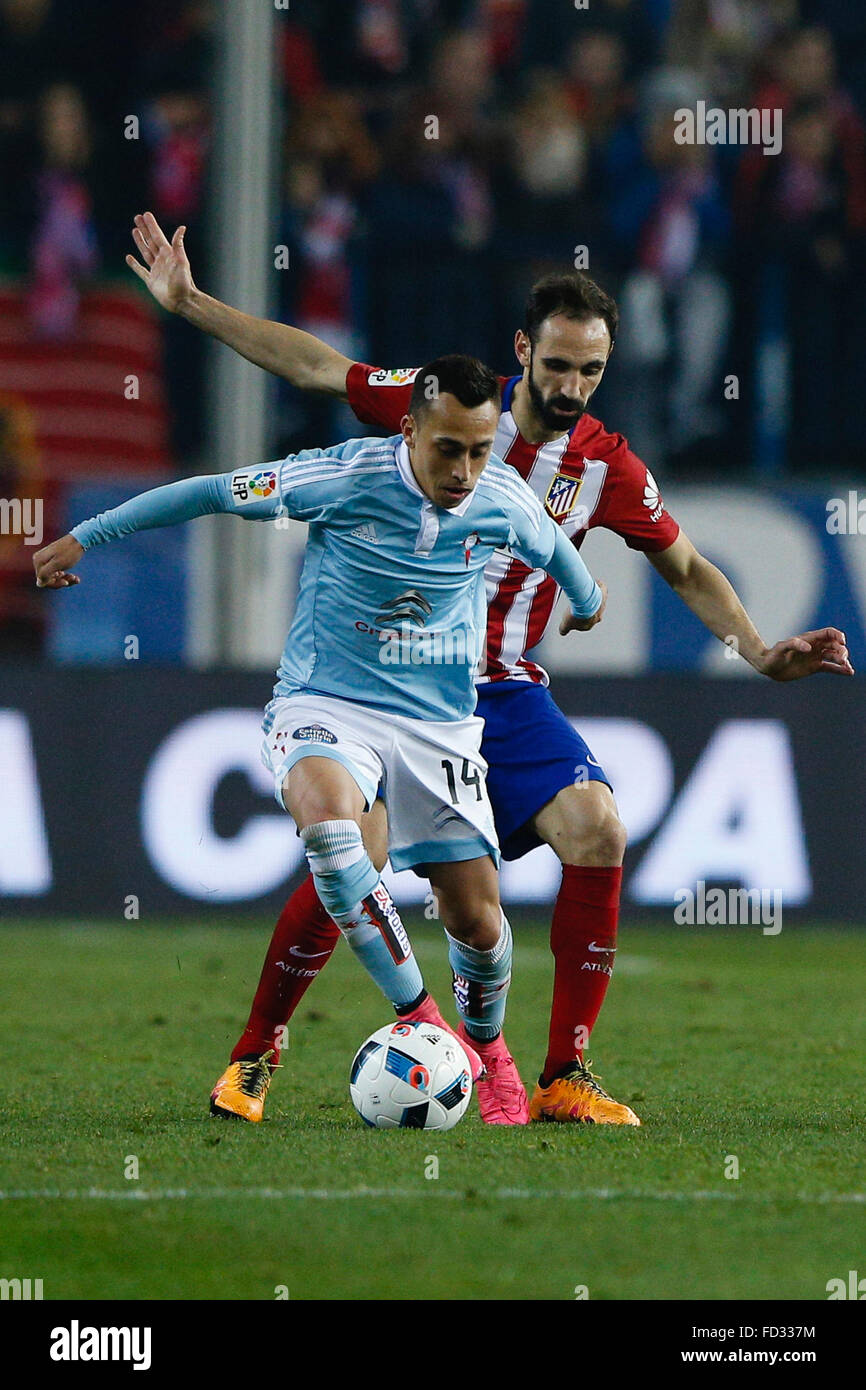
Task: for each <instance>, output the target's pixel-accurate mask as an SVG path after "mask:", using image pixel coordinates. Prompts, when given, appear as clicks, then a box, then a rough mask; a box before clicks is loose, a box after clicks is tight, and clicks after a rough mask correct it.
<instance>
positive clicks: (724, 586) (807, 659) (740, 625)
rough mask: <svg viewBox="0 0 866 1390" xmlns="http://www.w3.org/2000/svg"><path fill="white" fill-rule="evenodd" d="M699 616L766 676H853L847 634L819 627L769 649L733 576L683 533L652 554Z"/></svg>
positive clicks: (658, 567)
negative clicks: (739, 592)
mask: <svg viewBox="0 0 866 1390" xmlns="http://www.w3.org/2000/svg"><path fill="white" fill-rule="evenodd" d="M648 558H649V559H650V561H651V562H652V564H653V565H654V566H655V568H656V569H657V570H658V572H659V574H660V575H661V576H662V578H663V579H665V580H666V581H667V583H668V584H670V586H671V588H672V589H673V590H674V593H676V594H678V595H679V597H680V598H681V599H682V600H683V602H684V603H685V604H687V605H688V607H689V608H690V609H691V610H692V612H693V613H694V614H695V615H696V617H698V618H700V620H701V622H702V623H703V624H704V626H705V627H706V628H708V629H709V631H710V632H712V633H713V634H714V635H715V636H716V637H718V638H719V640H720V641H722V642H726V643H727V644H728V645H729V646H733V649H734V650H735V651H737V652H739V654H740V656H742V657H743V658H744V660H746V661H748V663H749V665H750V666H753V667H754V669H755V670H756V671H757V672H758V673H759V674H760V675H762V676H768V677H769V678H770V679H771V680H777V681H791V680H798V679H799V678H800V677H801V676H812V675H815V674H816V673H817V672H819V671H822V672H827V673H830V674H833V675H841V676H852V675H853V674H854V668H853V666H852V665H851V662H850V660H849V659H848V648H847V647H846V645H845V634H844V632H840V630H839V629H838V628H835V627H826V628H819V629H817V630H815V631H814V632H802V633H799V634H798V635H797V636H796V637H788V638H785V639H783V640H782V641H781V642H777V643H776V644H775V646H773V647H768V646H767V645H766V643H765V642H764V640H763V638H762V637H761V635H760V633H759V632H758V630H757V629H756V627H755V625H754V623H753V622H752V620H751V618H750V617H749V615H748V613H747V612H746V610H745V608H744V607H743V605H742V603H741V602H740V599H739V598H738V596H737V594H736V591H735V590H734V587H733V585H732V584H731V582H730V580H729V579H728V578H727V577H726V576H725V575H724V574H722V571H721V570H720V569H718V568H717V567H716V566H715V565H714V564H713V563H712V562H711V561H710V560H708V559H707V558H706V557H705V556H703V555H701V554H700V552H699V551H697V550H696V549H695V547H694V546H693V545H692V543H691V541H690V540H689V539H688V537H687V536H685V535H684V534H683V533H682V532H680V534H679V536H678V537H677V539H676V540H675V541H674V543H673V545H672V546H669V547H668V549H667V550H663V551H659V552H656V553H654V554H650V555H649V556H648Z"/></svg>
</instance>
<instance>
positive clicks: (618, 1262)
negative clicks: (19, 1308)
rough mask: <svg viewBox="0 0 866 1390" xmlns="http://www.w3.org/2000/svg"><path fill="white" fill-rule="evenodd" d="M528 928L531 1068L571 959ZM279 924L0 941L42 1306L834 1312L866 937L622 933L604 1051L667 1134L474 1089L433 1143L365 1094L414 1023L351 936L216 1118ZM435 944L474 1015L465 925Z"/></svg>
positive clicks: (178, 926)
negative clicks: (557, 984) (459, 956)
mask: <svg viewBox="0 0 866 1390" xmlns="http://www.w3.org/2000/svg"><path fill="white" fill-rule="evenodd" d="M514 920H515V928H516V930H515V937H516V943H517V947H516V959H515V969H514V982H513V986H512V993H511V998H510V1001H509V1018H508V1029H507V1033H508V1038H509V1041H510V1044H511V1047H512V1049H513V1051H514V1052H515V1054H516V1056H517V1059H518V1062H519V1064H520V1066H521V1070H522V1074H523V1077H524V1080H525V1081H526V1082H527V1084H529V1083H531V1082H532V1081H533V1080H534V1078H535V1075H536V1073H537V1071H538V1068H539V1065H540V1062H541V1060H542V1057H543V1052H544V1041H545V1037H546V1021H547V1015H548V1004H549V996H550V981H551V958H550V956H549V953H548V949H547V939H546V938H547V933H546V928H545V927H543V926H540V925H538V924H537V923H536V924H535V925H533V924H532V923H531V922H530V921H527V920H522V919H521V917H520V914H518V913H515V914H514ZM268 929H269V924H267V923H265V922H264V921H263V922H262V923H261V925H260V926H254V927H251V926H249V925H239V924H237V923H232V922H224V921H219V920H217V919H214V920H213V921H212V922H211V923H206V924H205V925H201V924H200V923H199V924H196V925H190V924H188V923H186V922H175V923H167V924H165V925H160V926H148V925H138V924H135V923H123V924H122V925H107V924H105V923H94V924H88V923H63V924H57V925H53V926H45V925H41V924H38V923H24V922H21V923H13V924H10V925H7V926H5V927H3V928H2V929H0V950H2V952H3V971H2V984H0V993H2V1009H0V1055H2V1057H3V1059H4V1067H3V1077H4V1085H3V1088H2V1089H3V1098H2V1107H3V1111H4V1118H3V1122H2V1129H0V1192H2V1196H0V1276H2V1277H7V1278H12V1277H16V1276H17V1277H21V1278H26V1277H30V1278H34V1279H35V1278H41V1279H42V1280H43V1281H44V1296H45V1298H46V1299H62V1298H70V1299H76V1298H87V1299H90V1298H109V1299H111V1298H134V1299H146V1298H156V1299H168V1298H178V1299H203V1298H216V1299H235V1298H245V1299H273V1298H275V1297H276V1296H277V1291H278V1290H280V1291H282V1290H287V1291H288V1296H289V1298H291V1299H301V1300H303V1299H379V1298H401V1299H411V1298H434V1299H450V1298H460V1299H490V1298H496V1299H501V1298H504V1299H561V1300H572V1299H574V1298H575V1296H576V1290H580V1289H584V1288H585V1289H586V1291H587V1293H588V1297H589V1298H590V1299H591V1300H592V1299H637V1298H648V1299H668V1298H687V1299H737V1298H759V1299H762V1298H781V1299H819V1300H820V1299H826V1296H827V1295H826V1284H827V1281H828V1280H829V1279H831V1278H836V1277H843V1278H847V1273H848V1271H849V1270H850V1269H856V1268H860V1267H862V1265H863V1257H864V1249H866V1198H864V1193H866V1174H864V1160H863V1153H864V1148H863V1060H862V1059H863V1056H864V1053H866V1011H864V1009H863V1004H862V980H863V978H864V967H866V935H864V934H860V933H855V932H845V931H843V930H834V929H832V928H817V927H816V928H813V929H805V928H802V927H786V928H785V929H784V930H783V931H782V933H781V934H780V935H779V936H778V937H765V936H763V935H762V933H761V931H760V928H758V927H751V928H749V927H728V928H721V929H716V930H715V931H713V930H711V929H708V928H700V927H694V928H687V927H686V928H682V927H681V928H674V927H672V926H670V925H668V926H667V927H644V926H630V924H629V923H628V921H626V922H625V924H624V927H623V930H622V932H621V942H622V945H621V951H620V959H619V963H618V967H617V971H616V972H615V975H614V981H613V986H612V988H611V991H610V994H609V996H608V1001H607V1004H606V1007H605V1010H604V1012H603V1014H602V1017H601V1021H600V1023H599V1025H598V1027H597V1028H596V1031H595V1034H594V1036H593V1040H592V1048H591V1056H592V1058H593V1060H594V1064H595V1069H596V1070H597V1071H598V1072H599V1074H600V1075H601V1077H602V1080H603V1081H604V1083H605V1084H606V1086H607V1088H608V1089H609V1090H610V1091H611V1093H612V1094H614V1095H615V1096H617V1097H618V1098H619V1099H622V1100H626V1101H628V1102H630V1103H632V1104H633V1106H634V1108H635V1109H636V1110H637V1111H638V1113H639V1114H640V1115H641V1117H642V1119H643V1122H644V1123H643V1127H642V1128H641V1129H638V1130H635V1129H616V1128H606V1127H601V1126H595V1127H593V1126H582V1125H577V1126H574V1127H571V1126H569V1127H566V1126H561V1125H531V1126H528V1127H526V1128H521V1129H510V1130H503V1129H494V1128H488V1127H485V1126H483V1125H482V1124H481V1121H480V1119H479V1117H478V1113H477V1107H476V1105H475V1104H474V1102H473V1105H472V1107H471V1109H470V1111H469V1112H468V1114H467V1116H466V1118H465V1119H464V1120H463V1121H462V1122H461V1123H460V1124H459V1125H458V1126H457V1128H456V1129H455V1130H453V1131H452V1132H451V1133H449V1134H445V1135H441V1136H437V1135H435V1134H426V1133H424V1132H419V1131H390V1132H375V1131H372V1130H368V1129H366V1128H365V1127H364V1126H362V1124H361V1122H360V1120H358V1118H357V1117H356V1115H355V1113H354V1110H353V1109H352V1107H351V1104H350V1101H349V1096H348V1084H347V1073H348V1066H349V1062H350V1061H351V1058H352V1056H353V1053H354V1051H355V1049H356V1047H357V1046H358V1044H359V1043H360V1042H361V1041H362V1040H363V1039H364V1038H365V1037H366V1036H367V1034H368V1033H369V1032H371V1031H372V1030H373V1029H374V1028H376V1027H378V1026H380V1025H381V1024H382V1023H384V1022H387V1021H388V1019H389V1011H388V1009H387V1007H386V1006H385V1005H384V1004H383V1002H382V1001H381V1000H380V998H379V997H378V995H377V993H376V991H375V989H374V987H373V986H372V985H371V984H370V983H369V982H368V981H367V979H366V977H365V976H363V974H362V972H361V971H360V969H359V967H358V966H357V965H356V964H355V962H354V961H353V960H352V958H351V957H350V955H349V953H348V951H347V950H346V949H345V948H344V947H340V948H339V949H338V951H337V953H336V955H335V957H334V960H333V962H332V964H331V965H329V966H328V968H327V970H326V971H325V972H324V974H323V975H322V977H321V979H320V980H319V981H317V982H316V983H315V984H314V985H313V987H312V988H311V990H310V991H309V993H308V994H307V996H306V998H305V1000H304V1002H303V1004H302V1005H301V1008H300V1010H299V1011H298V1014H297V1015H296V1017H295V1019H294V1020H293V1022H292V1025H291V1029H290V1045H289V1047H288V1049H287V1051H286V1053H285V1054H284V1061H285V1063H286V1066H285V1070H283V1071H280V1072H278V1073H277V1076H276V1078H275V1081H274V1084H273V1086H272V1088H271V1094H270V1098H269V1102H268V1106H267V1109H266V1123H264V1124H262V1125H259V1126H250V1125H245V1124H243V1123H238V1122H235V1123H230V1122H225V1121H220V1120H212V1119H211V1118H210V1117H209V1116H208V1113H207V1099H208V1094H209V1091H210V1089H211V1086H212V1085H213V1083H214V1081H215V1080H216V1078H217V1076H218V1075H219V1073H220V1072H221V1071H222V1069H223V1067H224V1065H225V1062H226V1060H227V1056H228V1051H229V1048H230V1046H231V1044H232V1043H233V1042H234V1040H235V1037H236V1035H237V1033H238V1031H239V1029H240V1026H241V1024H242V1023H243V1020H244V1018H245V1016H246V1008H247V1005H248V1002H249V999H250V997H251V994H252V990H253V988H254V986H255V983H256V980H257V978H258V972H259V967H260V962H261V959H262V956H263V953H264V947H265V943H266V938H267V932H268ZM412 934H413V937H414V940H415V942H416V945H417V950H418V955H419V958H420V960H421V963H422V966H423V968H424V969H425V973H426V976H427V981H428V984H429V985H430V986H431V988H432V989H433V990H434V992H435V993H436V994H437V995H438V997H439V999H440V1002H441V1003H442V1004H443V1007H446V1008H447V1010H448V1012H449V1014H451V1013H452V1012H453V1006H452V1005H451V1001H450V999H449V988H448V970H447V963H446V958H445V949H444V944H443V941H442V939H441V936H440V934H439V933H438V931H436V930H435V929H434V927H433V926H432V925H430V924H416V925H414V926H413V927H412ZM133 1158H134V1159H136V1160H137V1167H138V1178H137V1179H135V1178H132V1177H127V1176H126V1173H127V1172H131V1171H133V1170H134V1167H135V1165H134V1164H132V1163H131V1159H133ZM732 1158H735V1159H736V1160H737V1164H738V1166H739V1177H737V1178H729V1177H726V1175H725V1174H726V1169H727V1171H729V1172H730V1171H732V1170H733V1167H734V1164H733V1163H732V1162H731V1159H732ZM432 1159H436V1160H438V1177H432V1176H427V1175H428V1174H430V1173H432V1172H433V1171H434V1169H435V1167H436V1165H435V1164H434V1163H432V1162H431V1160H432ZM858 1261H859V1265H858Z"/></svg>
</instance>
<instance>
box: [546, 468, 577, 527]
mask: <svg viewBox="0 0 866 1390" xmlns="http://www.w3.org/2000/svg"><path fill="white" fill-rule="evenodd" d="M582 486H583V478H569V477H568V476H567V474H565V473H557V474H555V475H554V479H553V482H552V483H551V484H550V487H549V488H548V489H547V496H546V497H545V499H544V505H545V506H546V507H547V510H548V512H549V513H550V515H551V516H552V517H553V518H554V520H555V521H558V520H560V518H562V517H565V516H568V515H569V514H570V512H571V511H572V510H573V508H574V504H575V502H576V501H577V494H578V493H579V492H580V489H581V487H582Z"/></svg>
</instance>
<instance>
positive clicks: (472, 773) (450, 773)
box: [442, 758, 483, 806]
mask: <svg viewBox="0 0 866 1390" xmlns="http://www.w3.org/2000/svg"><path fill="white" fill-rule="evenodd" d="M442 766H443V767H444V769H445V776H446V777H447V778H448V795H449V796H450V798H451V805H452V806H457V805H458V804H459V802H460V793H459V791H458V788H457V778H456V777H455V775H454V764H453V762H452V761H451V759H450V758H443V759H442ZM460 781H461V782H462V784H463V786H464V787H474V788H475V800H476V801H481V800H482V798H483V793H482V791H481V771H480V769H479V768H477V767H473V766H472V764H471V763H470V761H469V759H468V758H464V759H463V767H462V769H461V771H460Z"/></svg>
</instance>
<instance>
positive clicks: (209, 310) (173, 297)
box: [126, 212, 352, 400]
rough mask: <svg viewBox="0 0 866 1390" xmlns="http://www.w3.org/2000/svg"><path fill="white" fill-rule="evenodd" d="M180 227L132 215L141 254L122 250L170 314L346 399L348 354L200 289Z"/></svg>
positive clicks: (292, 378) (277, 370) (301, 383)
mask: <svg viewBox="0 0 866 1390" xmlns="http://www.w3.org/2000/svg"><path fill="white" fill-rule="evenodd" d="M185 231H186V228H185V227H178V228H177V230H176V231H175V233H174V236H173V237H172V239H171V241H169V240H168V238H167V237H166V235H165V233H164V232H163V230H162V228H161V227H160V225H159V223H158V222H157V220H156V218H155V217H154V215H153V213H152V212H145V213H139V214H138V216H137V217H136V218H135V226H134V228H133V231H132V238H133V241H134V242H135V245H136V247H137V248H138V253H139V255H140V256H141V260H140V261H138V260H136V258H135V256H127V258H126V264H127V265H128V266H129V268H130V270H134V271H135V274H136V275H137V276H138V278H139V280H142V281H143V282H144V284H145V285H147V288H148V289H149V290H150V292H151V294H152V295H153V297H154V299H155V300H156V301H157V302H158V303H159V304H161V305H162V307H163V308H164V309H168V311H169V312H170V313H172V314H179V315H180V316H181V318H185V319H186V320H187V322H189V323H191V324H194V326H195V327H196V328H201V329H202V330H203V331H204V332H205V333H209V334H210V335H211V337H213V338H218V339H219V340H220V342H221V343H226V344H227V345H228V347H230V348H233V349H234V351H235V352H237V353H240V355H241V357H246V359H247V360H248V361H249V362H253V363H255V365H256V366H257V367H262V368H263V369H264V370H265V371H266V372H272V373H273V374H274V375H275V376H282V377H285V379H286V381H289V382H291V384H292V385H293V386H297V387H298V388H299V389H300V390H302V391H321V392H324V393H325V394H326V395H330V396H339V397H340V398H341V399H342V400H345V399H346V373H347V372H348V370H349V368H350V367H351V366H352V362H351V359H350V358H348V357H344V356H343V354H342V353H341V352H337V351H336V349H335V348H332V347H329V346H328V344H327V343H323V342H322V340H321V339H320V338H316V337H314V335H313V334H312V333H304V332H303V330H302V329H300V328H292V327H291V326H290V325H289V324H286V323H275V322H273V321H272V320H270V319H257V318H253V317H252V315H250V314H243V313H241V312H240V310H239V309H232V308H231V306H230V305H228V304H223V303H222V302H221V301H220V300H219V299H213V298H212V297H211V296H210V295H209V294H204V293H203V292H202V291H201V290H200V289H199V288H198V286H197V285H196V284H195V282H194V280H193V278H192V269H191V267H190V263H189V258H188V257H187V254H186V250H185V249H184V244H183V238H184V233H185Z"/></svg>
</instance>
